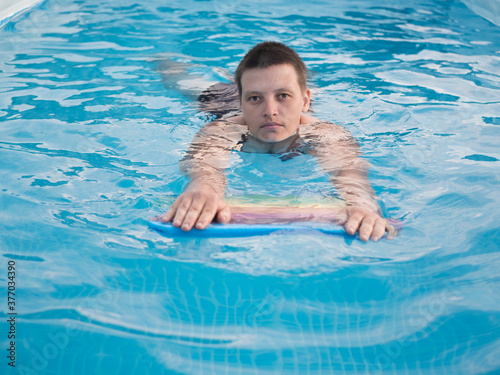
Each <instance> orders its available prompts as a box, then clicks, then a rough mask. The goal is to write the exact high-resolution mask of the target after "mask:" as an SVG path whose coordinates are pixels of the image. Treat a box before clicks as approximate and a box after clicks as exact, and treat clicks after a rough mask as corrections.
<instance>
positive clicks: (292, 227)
mask: <svg viewBox="0 0 500 375" xmlns="http://www.w3.org/2000/svg"><path fill="white" fill-rule="evenodd" d="M148 225H149V227H150V228H152V229H155V230H157V231H160V232H161V233H162V234H164V235H165V236H167V237H198V238H199V237H204V238H216V237H217V238H221V237H251V236H264V235H268V234H271V233H276V232H280V233H290V232H294V233H304V232H314V231H317V232H321V233H323V234H330V235H345V234H346V232H345V230H344V228H342V227H341V226H339V225H334V224H319V225H306V224H304V223H293V224H210V225H209V226H208V227H206V228H205V229H203V230H199V229H191V230H190V231H188V232H185V231H183V230H182V229H180V228H177V227H174V226H173V225H172V224H171V223H162V222H159V221H149V222H148Z"/></svg>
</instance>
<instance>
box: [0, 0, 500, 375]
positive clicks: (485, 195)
mask: <svg viewBox="0 0 500 375" xmlns="http://www.w3.org/2000/svg"><path fill="white" fill-rule="evenodd" d="M294 3H296V4H294ZM268 39H273V40H279V41H282V42H285V43H287V44H288V45H290V46H292V47H294V48H295V49H296V50H297V51H298V52H299V54H300V55H301V56H303V58H304V60H305V62H306V63H307V65H308V66H309V68H310V69H311V80H310V85H311V86H312V87H313V89H314V90H313V95H314V98H315V101H314V109H315V113H316V116H318V117H320V118H322V119H325V120H329V121H333V122H336V123H338V124H341V125H343V126H345V127H346V128H347V129H349V131H351V132H352V133H353V134H354V135H355V137H356V138H357V139H358V141H359V142H360V144H361V148H362V150H363V152H364V154H365V156H366V157H367V158H368V160H369V161H370V162H371V163H372V165H373V168H372V171H371V176H370V178H371V182H372V184H373V186H374V188H375V190H376V191H377V194H378V196H379V199H380V203H381V205H382V206H383V211H384V214H385V215H386V216H388V217H392V218H396V219H399V220H402V221H404V223H405V228H404V230H403V231H402V233H401V234H400V235H399V237H397V238H396V239H394V240H392V241H381V242H378V243H366V244H365V243H362V242H361V241H359V240H357V239H355V238H349V237H345V238H344V237H333V236H326V235H319V234H309V235H304V234H302V235H270V236H263V237H249V238H239V239H234V240H231V239H192V240H190V239H169V238H165V237H162V236H160V235H159V234H158V233H156V232H154V231H152V230H149V229H148V228H147V219H148V218H149V217H151V216H154V215H157V214H159V213H161V212H164V211H165V210H166V209H167V205H166V204H165V202H166V200H167V198H166V197H169V196H172V195H176V194H179V193H180V192H181V191H182V188H183V186H184V184H185V183H186V179H185V177H183V176H182V175H181V173H180V172H179V169H178V161H179V160H180V158H181V157H182V155H183V153H184V151H185V150H186V147H187V145H188V144H189V142H190V141H191V139H192V137H193V135H194V134H195V133H196V132H197V130H199V129H200V128H201V127H202V126H203V124H204V122H205V120H206V119H205V117H204V116H203V115H202V114H199V113H198V112H197V110H196V106H195V105H194V103H193V101H192V100H191V99H190V98H188V97H186V96H184V95H182V94H181V93H179V92H177V91H175V90H169V89H166V88H165V87H164V85H163V83H162V81H161V78H160V76H159V74H158V73H157V72H156V70H155V69H156V66H157V62H158V61H159V60H160V59H162V58H165V57H166V56H168V57H169V58H172V59H176V61H180V62H184V63H189V64H191V65H192V68H191V70H190V72H189V73H190V74H191V75H192V76H193V77H198V78H196V80H195V81H201V80H206V81H224V80H225V77H226V76H227V73H228V72H229V73H231V72H233V71H234V69H235V67H236V66H237V63H238V62H239V60H240V59H241V57H242V56H243V54H244V53H245V52H246V51H247V50H248V49H249V48H250V47H252V46H253V45H254V44H255V43H257V42H260V41H264V40H268ZM200 77H201V78H200ZM195 83H196V82H195ZM499 144H500V27H499V26H497V25H495V24H493V23H491V22H489V21H487V20H486V19H484V18H482V17H481V16H479V15H478V14H476V13H474V12H473V11H471V10H470V9H469V8H468V7H467V6H466V5H464V4H463V3H462V2H460V1H457V0H455V1H438V0H412V1H395V0H394V1H391V0H389V1H384V2H381V3H378V2H373V1H370V0H356V1H335V2H329V1H313V2H308V3H307V4H306V2H304V3H302V2H298V1H296V2H293V1H287V2H284V1H273V0H266V1H261V0H259V1H252V2H250V4H249V3H247V2H245V3H244V2H237V1H227V0H224V1H222V0H221V1H193V0H184V1H178V0H173V1H168V2H165V1H160V0H150V1H147V2H146V1H143V2H137V1H130V0H110V1H106V2H102V1H97V0H87V1H71V0H47V1H46V2H44V3H42V4H41V5H39V6H37V7H35V8H34V9H32V10H31V11H30V12H28V13H26V14H24V15H23V16H21V17H20V18H18V19H16V20H13V21H12V22H10V23H8V24H7V25H6V26H4V28H3V29H1V30H0V160H1V169H0V173H1V175H0V181H1V183H0V185H1V194H0V204H1V206H0V207H1V211H0V217H1V219H0V225H1V229H0V231H1V239H0V249H1V252H2V257H1V259H2V260H1V262H0V267H1V268H2V271H1V272H0V283H1V288H2V290H4V291H5V293H2V295H3V296H4V297H2V298H3V301H2V302H1V304H0V306H1V307H0V309H1V319H2V327H3V328H2V332H3V333H2V334H0V340H1V345H2V353H3V354H2V356H1V358H2V359H1V361H0V362H1V363H0V368H1V370H0V371H1V372H2V373H7V374H218V375H219V374H274V373H283V374H331V373H335V374H336V373H339V374H498V373H500V302H499V301H500V299H499V298H498V290H500V276H499V275H500V274H499V271H498V270H499V269H500V253H499V247H500V246H499V244H500V227H499V224H498V222H499V219H500V214H499V207H500V196H499V194H498V191H499V181H500V173H499V167H500V152H499V148H498V145H499ZM266 157H270V158H271V157H272V156H269V155H268V156H266ZM235 160H237V156H236V159H235ZM249 160H251V159H249ZM289 162H290V163H291V164H286V163H289ZM289 162H285V163H282V165H283V166H285V165H294V164H293V163H296V162H294V161H293V159H292V160H290V161H289ZM280 163H281V162H280ZM243 164H245V165H244V169H242V170H240V171H238V170H237V169H234V170H231V173H232V177H234V178H233V184H232V185H230V186H229V187H228V189H236V187H243V188H245V186H247V188H248V189H249V190H251V189H252V185H251V184H250V183H246V185H245V184H244V183H243V181H244V178H246V179H247V180H248V179H249V180H250V181H251V174H252V173H254V172H255V173H254V174H255V176H256V177H255V180H256V181H257V180H258V173H257V172H258V169H255V170H253V169H252V168H251V163H250V164H248V163H243ZM261 164H263V166H264V168H269V169H273V168H271V167H272V166H273V165H279V163H277V162H276V161H273V162H272V163H270V164H268V163H265V162H261ZM249 165H250V167H249ZM296 166H297V167H300V165H296ZM274 169H275V173H277V174H278V175H279V174H281V175H282V176H285V177H286V176H292V177H290V178H291V180H292V181H293V180H294V179H296V186H295V187H296V188H300V189H302V191H306V192H309V191H312V190H315V189H316V190H321V189H322V188H325V189H327V187H325V186H324V184H323V185H322V184H321V183H322V180H321V176H319V175H317V170H316V169H314V167H311V169H310V170H311V171H313V173H314V175H313V176H312V179H311V180H310V181H309V182H307V181H306V182H304V181H303V180H301V179H300V178H297V177H295V174H294V173H292V172H290V174H288V173H289V172H287V171H286V169H285V168H284V167H283V168H279V167H278V166H277V167H276V168H274ZM271 179H272V178H271ZM245 181H246V180H245ZM238 184H239V185H238ZM292 185H293V184H292ZM322 186H323V187H322ZM290 188H291V189H293V186H291V187H290ZM277 190H279V189H277ZM253 192H255V191H253ZM11 261H15V267H16V276H15V277H16V279H15V281H16V296H15V298H16V300H15V303H16V304H15V308H16V310H15V311H16V312H17V313H18V315H17V321H16V326H15V328H16V332H15V333H16V340H15V347H16V352H15V354H16V368H15V369H14V368H11V367H9V366H8V365H7V362H8V359H7V358H6V356H5V354H6V353H7V352H8V351H7V350H6V349H8V344H9V343H8V342H9V340H8V339H7V333H8V330H9V327H8V323H7V315H6V314H7V313H8V312H9V310H7V308H8V305H7V299H6V297H5V295H6V290H7V285H8V284H7V282H8V279H7V275H8V274H7V267H8V262H11Z"/></svg>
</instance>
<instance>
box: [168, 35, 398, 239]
mask: <svg viewBox="0 0 500 375" xmlns="http://www.w3.org/2000/svg"><path fill="white" fill-rule="evenodd" d="M252 59H253V60H258V61H256V62H255V61H252ZM305 74H306V73H305V65H304V64H303V62H302V60H301V59H300V57H298V55H296V53H295V52H294V51H293V50H291V49H289V48H288V47H286V46H284V45H281V44H279V43H274V42H265V43H262V44H260V45H257V46H256V47H254V49H252V50H251V51H250V52H249V53H248V54H247V56H245V58H244V59H243V60H242V62H241V63H240V66H239V67H238V69H237V71H236V82H237V85H238V93H239V100H240V107H241V115H237V116H233V117H229V118H226V119H224V120H218V121H214V122H212V123H210V124H208V125H206V126H205V127H204V128H203V129H202V130H201V131H200V132H199V133H198V134H197V135H196V136H195V138H194V140H193V142H192V144H191V145H190V147H189V149H188V151H187V154H186V156H185V157H184V158H183V160H182V161H181V163H180V166H181V170H182V171H183V172H184V173H185V174H186V175H187V176H189V178H190V182H189V183H188V185H187V186H186V188H185V189H184V192H183V193H182V194H181V195H180V196H179V198H178V199H177V200H176V201H175V202H174V204H173V205H172V206H171V207H170V209H169V210H168V211H167V213H166V214H165V215H163V216H162V217H161V219H162V221H165V222H169V221H172V222H173V225H174V226H176V227H180V228H182V229H183V230H185V231H189V230H191V229H192V228H193V227H196V228H197V229H204V228H206V226H207V225H209V224H210V223H211V222H212V220H216V221H218V222H221V223H227V222H229V221H230V219H231V208H230V207H229V206H228V204H227V203H226V202H225V201H224V199H223V198H224V194H225V188H226V176H225V173H224V171H225V169H227V167H228V166H229V156H230V152H231V151H232V150H239V151H243V152H255V153H272V154H278V155H280V156H283V157H284V158H286V157H290V156H293V154H294V153H305V154H310V155H313V156H315V157H316V158H317V160H318V164H319V165H320V167H321V168H322V169H323V170H324V171H325V172H326V173H328V175H329V177H330V181H331V182H332V184H333V185H334V186H335V187H336V188H337V190H338V192H339V194H340V196H341V197H342V198H343V199H344V200H345V201H346V203H347V206H346V207H345V208H343V209H342V210H341V211H340V212H336V216H337V217H338V222H339V223H340V224H344V225H345V228H346V231H347V232H348V233H349V234H354V233H356V232H359V235H360V238H361V240H363V241H368V240H369V239H370V238H371V239H372V240H375V241H377V240H379V239H380V238H381V237H382V236H383V235H384V233H385V232H386V231H387V232H388V233H389V234H390V235H391V234H393V233H394V228H393V227H392V226H391V225H390V224H389V223H388V221H387V220H386V219H383V218H382V217H381V212H380V207H379V206H378V203H377V201H376V196H375V194H374V192H373V189H372V188H371V185H370V183H369V181H368V167H369V164H368V162H367V161H366V160H365V159H363V158H361V157H360V152H359V146H358V145H357V143H356V142H355V141H354V139H353V137H352V136H351V134H350V133H349V132H348V131H347V130H346V129H344V128H343V127H341V126H339V125H335V124H332V123H329V122H325V121H321V120H319V119H317V118H315V117H313V116H311V115H309V114H307V112H308V110H309V107H310V100H311V91H310V90H309V89H308V88H307V87H306V84H305ZM228 92H231V91H230V90H229V91H228ZM224 102H227V101H222V102H221V106H222V104H223V103H224ZM233 103H234V102H233ZM206 104H207V103H206Z"/></svg>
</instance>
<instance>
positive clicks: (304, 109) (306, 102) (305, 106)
mask: <svg viewBox="0 0 500 375" xmlns="http://www.w3.org/2000/svg"><path fill="white" fill-rule="evenodd" d="M303 99H304V104H303V106H302V113H306V112H307V111H308V110H309V106H310V105H311V90H309V89H307V90H306V91H305V92H304V98H303Z"/></svg>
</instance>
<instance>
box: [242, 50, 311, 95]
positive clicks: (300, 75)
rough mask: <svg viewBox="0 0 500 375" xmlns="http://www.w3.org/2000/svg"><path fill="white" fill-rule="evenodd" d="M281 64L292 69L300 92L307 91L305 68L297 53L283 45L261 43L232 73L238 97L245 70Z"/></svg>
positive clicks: (249, 52)
mask: <svg viewBox="0 0 500 375" xmlns="http://www.w3.org/2000/svg"><path fill="white" fill-rule="evenodd" d="M281 64H290V65H292V66H293V67H294V69H295V72H296V73H297V80H298V83H299V86H300V88H301V90H302V91H305V90H306V89H307V68H306V65H305V64H304V61H302V59H301V58H300V56H299V55H298V54H297V52H295V51H294V50H293V49H291V48H290V47H288V46H286V45H284V44H283V43H279V42H263V43H259V44H257V45H256V46H255V47H253V48H252V49H251V50H250V51H248V53H247V54H246V55H245V57H243V59H242V60H241V62H240V64H239V65H238V68H237V69H236V72H235V73H234V79H235V81H236V84H237V85H238V93H239V94H240V97H241V93H242V87H241V77H242V75H243V73H244V72H245V71H246V70H248V69H266V68H269V67H271V66H274V65H281Z"/></svg>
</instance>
